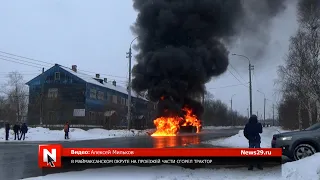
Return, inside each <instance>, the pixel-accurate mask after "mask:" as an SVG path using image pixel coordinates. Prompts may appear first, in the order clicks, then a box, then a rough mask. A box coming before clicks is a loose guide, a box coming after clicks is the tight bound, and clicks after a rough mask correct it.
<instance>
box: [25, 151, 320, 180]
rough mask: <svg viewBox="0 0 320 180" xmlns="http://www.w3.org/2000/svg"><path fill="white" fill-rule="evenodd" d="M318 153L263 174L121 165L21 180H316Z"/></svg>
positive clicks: (317, 175) (236, 170) (237, 170)
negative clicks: (280, 169)
mask: <svg viewBox="0 0 320 180" xmlns="http://www.w3.org/2000/svg"><path fill="white" fill-rule="evenodd" d="M318 162H320V153H319V154H315V155H314V156H311V157H308V158H305V159H303V160H300V161H296V162H290V163H286V164H284V165H283V166H282V174H281V172H279V168H278V167H275V168H265V169H264V170H263V171H252V172H251V171H248V170H247V169H246V168H237V169H195V170H191V169H184V168H181V167H177V166H153V167H135V166H126V167H125V166H121V167H111V168H100V169H90V170H85V171H77V172H68V173H59V174H51V175H47V176H42V177H37V178H28V179H25V180H40V179H41V180H53V179H59V180H69V179H77V180H82V179H83V180H86V179H97V180H99V179H101V180H102V179H103V180H104V179H106V177H107V179H118V180H122V179H128V180H131V179H132V180H134V179H137V180H150V179H153V180H180V179H181V180H194V179H198V180H200V179H202V180H205V179H212V180H217V179H221V180H231V179H243V180H257V179H259V180H274V179H279V180H285V179H286V180H319V174H320V163H318Z"/></svg>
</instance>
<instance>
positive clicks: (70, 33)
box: [0, 0, 297, 117]
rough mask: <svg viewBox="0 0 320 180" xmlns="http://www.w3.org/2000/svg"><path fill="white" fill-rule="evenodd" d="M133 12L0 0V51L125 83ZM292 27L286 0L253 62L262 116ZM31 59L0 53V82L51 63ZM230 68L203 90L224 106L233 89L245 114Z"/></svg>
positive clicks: (92, 4) (120, 7)
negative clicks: (259, 57) (74, 67)
mask: <svg viewBox="0 0 320 180" xmlns="http://www.w3.org/2000/svg"><path fill="white" fill-rule="evenodd" d="M135 18H136V12H135V11H134V10H133V8H132V1H131V0H124V1H111V0H94V1H84V0H68V1H63V0H51V1H43V0H28V1H17V0H11V1H1V2H0V22H1V28H0V51H3V52H8V53H12V54H16V55H20V56H24V57H28V58H32V59H37V60H41V61H45V62H49V63H52V64H54V63H58V64H61V65H64V66H68V67H71V65H73V64H76V65H77V66H78V69H79V71H81V70H83V71H89V72H93V73H88V74H92V75H94V73H100V74H101V76H102V77H107V78H108V79H110V80H116V81H117V82H118V84H121V85H125V81H126V80H127V79H126V78H127V77H128V73H127V72H128V59H126V52H127V51H128V48H129V44H130V42H131V40H132V39H133V38H134V36H133V35H132V33H131V31H130V25H131V24H132V23H134V21H135ZM296 28H297V23H296V17H295V7H294V5H292V6H289V8H288V9H287V10H286V12H285V13H283V14H282V15H281V16H279V18H277V19H275V20H274V22H273V26H272V28H271V29H272V32H271V39H270V44H269V46H268V49H267V50H266V51H267V53H266V56H265V57H263V59H262V61H259V62H261V63H255V64H254V65H255V71H254V73H253V74H254V75H253V111H254V113H256V112H257V111H259V114H262V113H263V95H262V94H261V93H259V92H257V90H258V89H259V90H260V91H262V92H264V93H265V94H266V98H267V99H269V100H268V101H267V108H266V117H271V116H272V103H273V102H276V101H277V100H278V99H279V97H278V96H273V94H274V93H275V88H276V87H275V86H274V81H275V79H276V77H277V73H276V70H277V66H279V65H281V63H282V62H283V58H284V57H285V55H286V53H287V50H288V44H289V41H288V40H289V37H290V36H291V35H292V34H293V33H294V32H295V30H296ZM241 41H243V40H239V41H238V43H237V46H235V47H234V48H233V49H230V51H231V52H232V53H238V54H243V52H242V50H241V49H242V48H241ZM244 55H245V54H244ZM3 56H8V55H5V54H3V53H0V58H4V59H8V58H5V57H3ZM11 57H12V56H11ZM249 58H250V57H249ZM19 59H22V58H19ZM10 60H13V61H18V60H14V59H10ZM24 60H26V61H29V62H30V60H27V59H24ZM18 62H20V63H25V64H30V63H27V62H22V61H18ZM32 62H33V63H36V64H33V66H37V67H31V66H27V65H22V64H18V63H14V62H8V61H5V60H3V59H0V67H1V70H0V83H4V82H5V80H6V75H7V74H8V73H9V72H11V71H19V72H21V73H22V74H23V75H24V78H25V80H26V81H27V80H30V79H31V78H33V77H35V76H36V75H37V74H38V73H40V72H41V68H40V67H45V68H46V69H47V68H49V67H50V66H51V65H50V64H45V63H40V62H35V61H32ZM230 62H231V64H232V66H233V67H234V68H235V69H236V71H237V72H235V71H234V69H232V68H229V70H230V71H231V72H232V74H234V75H235V76H236V77H237V79H238V80H239V81H241V83H245V82H248V72H247V69H248V64H247V62H246V60H245V59H242V58H239V57H235V56H230ZM262 62H268V63H262ZM232 74H231V73H230V72H229V71H227V72H226V73H225V74H224V75H222V76H220V77H219V78H216V79H214V80H212V81H211V82H210V83H208V84H207V88H208V91H210V92H211V93H212V94H214V97H215V98H217V99H221V100H222V101H223V102H225V103H228V106H230V98H231V96H232V95H233V94H236V95H235V96H234V97H233V109H235V110H237V111H239V112H240V113H241V114H243V115H247V108H248V106H249V92H248V88H247V87H245V86H244V85H239V84H240V82H239V81H238V80H237V79H236V78H235V77H234V76H233V75H232ZM236 85H237V86H236ZM259 117H260V115H259Z"/></svg>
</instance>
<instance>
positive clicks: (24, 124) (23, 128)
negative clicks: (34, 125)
mask: <svg viewBox="0 0 320 180" xmlns="http://www.w3.org/2000/svg"><path fill="white" fill-rule="evenodd" d="M20 132H21V136H20V139H19V140H21V139H22V136H23V140H24V139H25V138H26V133H27V132H28V126H27V124H26V123H23V124H22V125H21V129H20Z"/></svg>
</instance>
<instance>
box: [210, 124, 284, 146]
mask: <svg viewBox="0 0 320 180" xmlns="http://www.w3.org/2000/svg"><path fill="white" fill-rule="evenodd" d="M282 132H288V131H285V130H283V129H281V128H280V127H265V128H263V132H262V134H261V147H262V148H269V147H270V146H271V140H272V136H273V135H274V134H278V133H282ZM206 143H207V144H212V145H214V146H220V147H235V148H238V147H248V140H247V139H246V138H245V137H244V135H243V130H240V131H239V133H238V134H236V135H234V136H231V137H228V138H222V139H217V140H211V141H207V142H206Z"/></svg>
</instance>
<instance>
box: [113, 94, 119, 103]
mask: <svg viewBox="0 0 320 180" xmlns="http://www.w3.org/2000/svg"><path fill="white" fill-rule="evenodd" d="M112 102H113V103H115V104H117V102H118V98H117V96H116V95H112Z"/></svg>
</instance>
